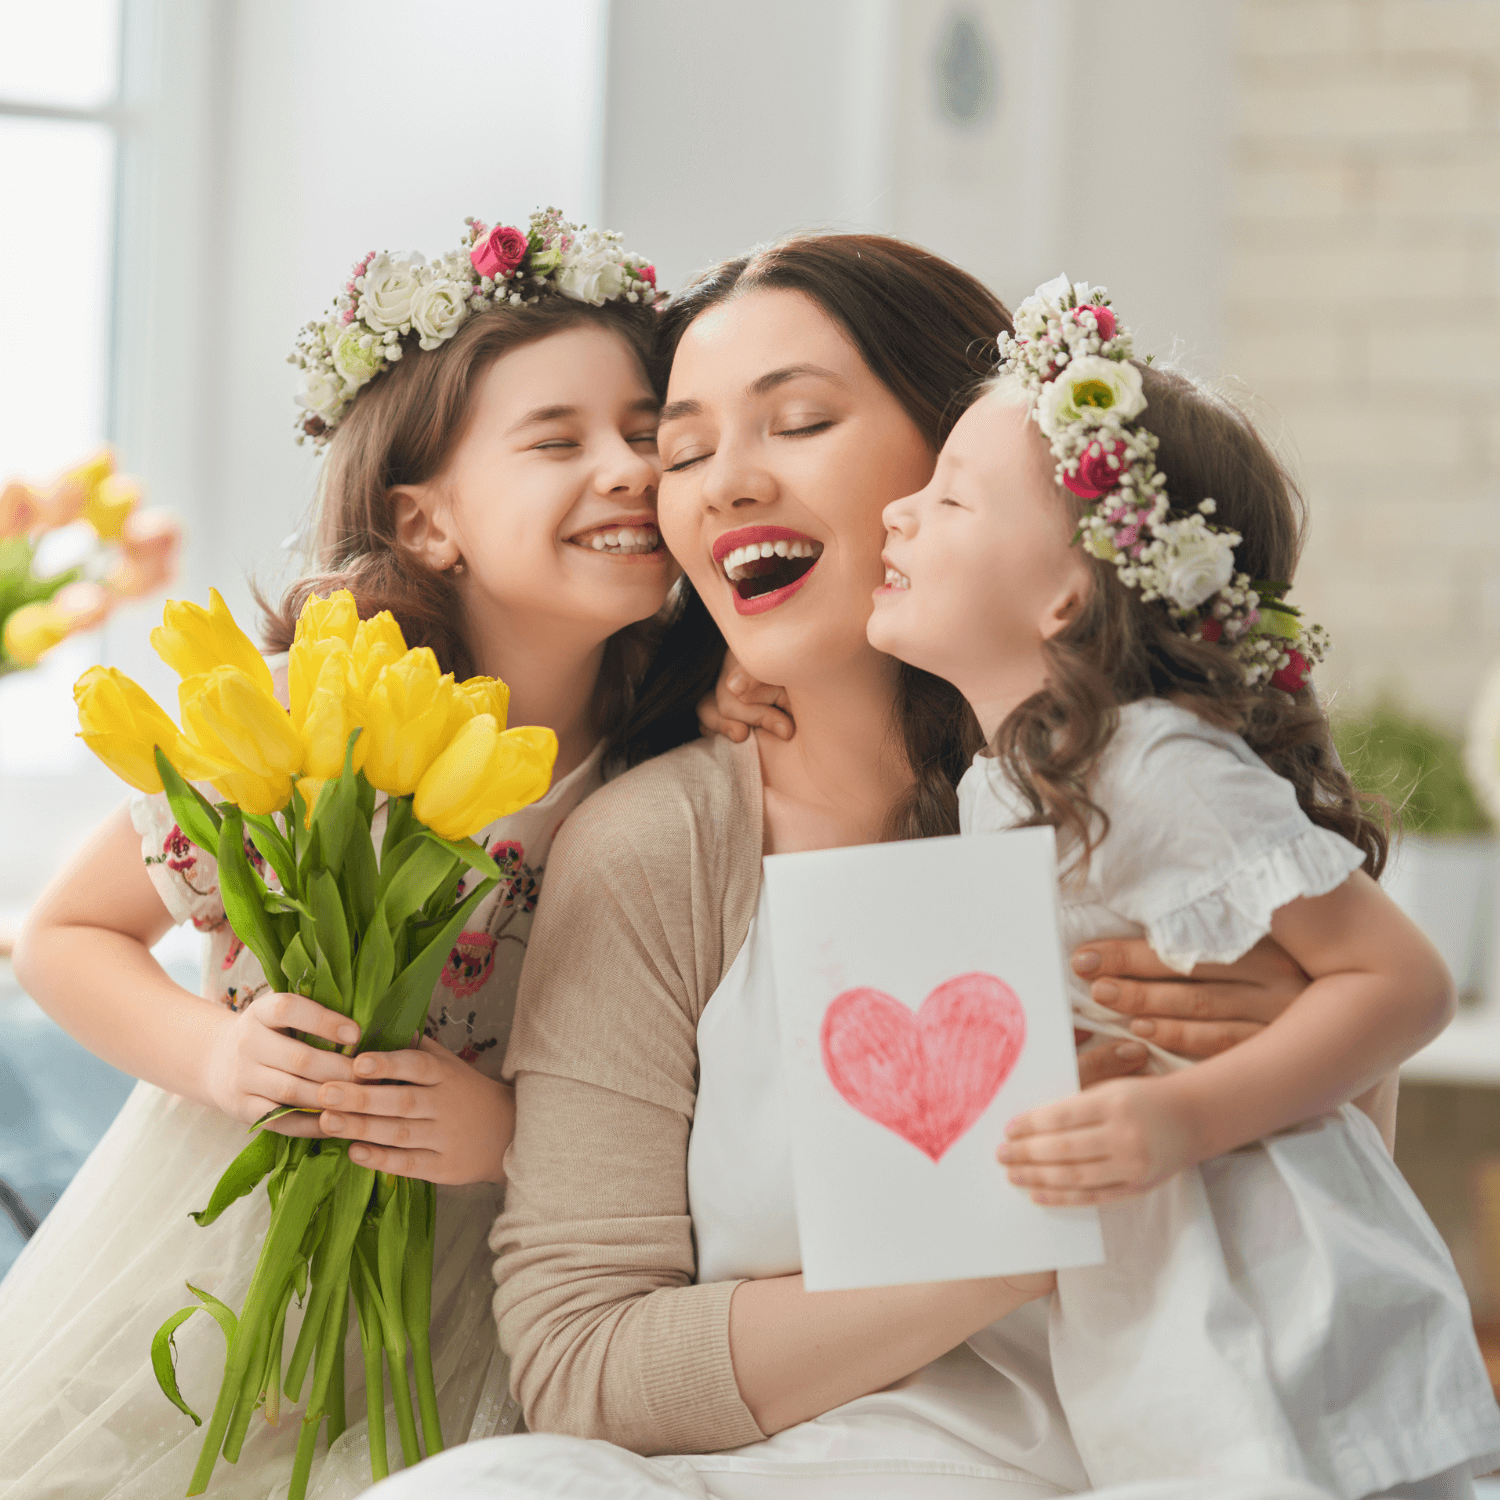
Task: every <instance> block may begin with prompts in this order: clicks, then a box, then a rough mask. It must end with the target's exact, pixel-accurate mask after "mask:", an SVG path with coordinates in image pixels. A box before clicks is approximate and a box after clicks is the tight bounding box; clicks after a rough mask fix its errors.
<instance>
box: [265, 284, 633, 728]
mask: <svg viewBox="0 0 1500 1500" xmlns="http://www.w3.org/2000/svg"><path fill="white" fill-rule="evenodd" d="M580 323H597V324H602V325H603V326H604V327H606V328H608V329H609V330H611V331H612V332H613V333H615V334H617V335H618V336H619V337H620V338H621V339H623V340H624V341H625V343H626V345H627V346H628V347H629V348H630V349H631V350H632V352H633V353H634V354H635V356H636V358H637V359H638V360H639V361H640V365H641V368H642V370H643V371H644V372H645V374H646V375H647V378H648V380H649V381H650V383H651V386H652V389H653V390H654V391H655V392H656V394H657V395H658V396H660V395H661V387H660V384H659V382H658V381H657V380H656V379H655V378H654V377H655V372H656V368H657V367H656V363H655V357H654V340H655V324H656V316H655V314H654V313H653V312H652V311H650V310H649V309H648V308H645V307H642V306H637V305H633V304H630V303H625V302H610V303H606V304H605V305H604V306H603V307H594V306H592V305H591V304H588V303H583V302H575V301H573V300H571V299H570V298H566V297H546V298H544V299H543V300H542V301H540V302H538V303H537V304H536V305H535V306H532V307H516V308H511V307H505V308H492V309H489V310H487V311H485V312H482V313H478V314H476V315H475V316H473V317H471V318H470V319H469V320H468V321H467V322H466V323H464V325H463V326H462V327H461V328H460V329H459V330H458V332H457V333H456V334H454V335H453V337H452V338H451V339H449V340H448V341H447V342H446V343H444V344H442V345H441V346H440V347H439V348H437V349H432V350H426V351H421V352H419V351H417V350H416V349H415V348H413V349H411V350H409V351H408V353H407V357H406V358H404V359H402V360H401V361H400V362H399V363H398V364H395V365H393V366H392V367H391V368H390V369H388V370H387V371H386V372H385V373H384V374H382V375H380V376H378V377H377V378H376V380H375V381H374V382H372V384H371V385H370V386H369V387H368V388H367V389H365V390H364V391H362V392H361V393H360V395H359V397H358V399H357V400H355V402H354V403H353V405H352V406H351V407H350V408H349V411H348V413H347V415H346V416H345V417H344V419H343V421H342V422H340V423H339V427H338V430H337V431H336V432H335V433H334V435H333V438H332V440H331V441H330V443H329V445H328V450H327V453H326V454H325V456H324V459H323V472H322V475H321V476H320V478H319V482H318V494H317V498H316V500H315V501H314V511H315V526H316V531H315V542H314V547H313V556H314V559H315V565H314V568H313V570H312V571H311V572H309V573H307V574H305V575H304V576H303V577H301V578H299V579H297V580H296V582H294V583H293V584H292V585H291V586H290V587H289V588H288V589H287V590H286V592H285V594H284V595H283V597H282V599H281V601H280V602H279V603H277V604H270V603H268V602H267V600H266V599H265V597H264V596H263V595H262V594H261V593H260V592H259V591H258V590H257V591H256V600H257V602H258V603H259V604H260V607H261V610H262V612H263V614H264V617H265V618H264V625H263V632H262V633H263V635H264V638H265V644H266V649H267V650H268V651H271V652H276V651H285V650H286V649H287V648H288V647H289V646H290V645H291V643H292V637H293V635H294V633H295V631H296V627H297V616H298V614H299V613H300V612H301V609H302V606H303V604H304V603H305V602H306V600H307V597H308V595H309V594H311V593H314V592H316V593H318V594H321V595H324V596H325V597H326V596H327V595H328V594H329V593H330V592H332V591H333V590H335V589H348V590H349V591H350V592H351V593H352V594H353V595H354V598H355V602H356V603H357V605H358V606H359V613H360V617H361V618H366V617H368V616H369V615H372V614H375V613H377V612H378V611H380V610H382V609H387V610H389V611H390V612H391V614H393V615H394V616H395V618H396V622H397V623H398V624H399V625H400V626H401V633H402V634H403V635H404V636H405V637H406V642H407V645H409V646H427V647H430V648H431V650H432V652H433V654H434V655H435V656H436V657H437V659H438V662H439V664H440V666H441V667H442V669H443V671H445V672H452V673H454V675H455V676H457V677H458V678H460V679H462V678H465V677H469V676H472V675H473V672H474V658H473V653H472V651H471V650H470V648H469V641H468V637H467V634H466V630H465V626H466V622H465V620H464V610H463V602H462V600H461V598H460V596H459V592H458V589H457V588H456V587H455V586H454V583H453V580H452V579H451V578H450V577H448V576H447V575H446V574H445V573H442V572H439V571H437V570H436V569H433V568H430V567H428V565H427V564H426V562H425V561H424V560H423V559H422V558H421V557H419V556H418V555H417V554H416V553H415V552H413V551H412V550H411V549H410V548H408V547H405V546H403V545H402V544H401V541H400V539H399V538H398V536H397V534H396V516H395V505H394V503H393V500H392V497H391V491H392V490H393V489H395V488H396V487H397V486H398V485H409V484H425V483H427V482H428V481H430V480H432V479H433V478H435V477H436V476H437V475H439V474H440V473H441V472H442V470H443V467H444V465H446V464H447V462H448V460H449V458H450V457H451V456H452V454H453V451H454V449H455V448H456V447H457V446H458V443H459V440H460V439H461V438H462V437H463V435H464V431H465V429H466V427H467V425H468V421H469V417H470V414H471V411H472V407H473V402H474V393H475V391H476V390H477V388H478V386H479V382H480V379H481V377H482V376H483V375H484V373H485V371H486V370H488V369H489V367H490V366H491V365H492V364H494V362H495V361H496V360H497V359H499V358H500V357H501V356H502V355H505V354H509V353H510V352H511V351H512V350H515V349H519V348H521V347H522V346H523V345H525V344H531V343H535V342H536V341H537V340H538V339H543V338H546V337H548V336H549V335H550V334H554V333H559V332H561V331H563V330H564V329H567V328H571V327H575V326H577V325H578V324H580ZM661 629H662V626H661V624H660V622H659V621H657V620H646V621H640V622H638V623H636V624H634V625H627V626H626V627H625V628H624V629H623V630H618V631H616V632H615V633H614V635H612V636H610V638H609V640H608V641H607V642H606V644H605V648H604V659H603V662H602V663H601V665H600V668H599V677H598V681H597V685H596V687H595V693H594V717H595V722H596V725H597V727H598V728H599V729H600V731H601V732H603V733H606V734H608V733H611V732H614V731H615V730H616V728H617V726H618V725H619V724H620V723H621V722H623V720H624V718H625V716H626V714H627V713H628V712H629V709H630V706H631V703H632V701H633V697H634V688H635V685H636V684H637V683H638V682H639V680H640V678H641V677H642V675H643V674H644V672H645V669H646V665H647V663H648V662H649V660H650V657H651V653H652V651H653V650H654V648H655V644H656V641H657V639H658V638H659V636H660V633H661Z"/></svg>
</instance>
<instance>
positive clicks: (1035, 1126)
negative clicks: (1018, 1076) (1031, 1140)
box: [1005, 1094, 1103, 1141]
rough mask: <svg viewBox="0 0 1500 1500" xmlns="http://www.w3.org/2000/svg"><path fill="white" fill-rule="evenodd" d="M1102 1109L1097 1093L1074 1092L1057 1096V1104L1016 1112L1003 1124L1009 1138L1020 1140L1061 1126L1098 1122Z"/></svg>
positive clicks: (1066, 1127) (1095, 1123)
mask: <svg viewBox="0 0 1500 1500" xmlns="http://www.w3.org/2000/svg"><path fill="white" fill-rule="evenodd" d="M1102 1119H1103V1113H1102V1110H1101V1107H1100V1105H1099V1103H1098V1100H1097V1097H1096V1096H1095V1095H1092V1094H1074V1095H1073V1097H1072V1098H1071V1099H1060V1100H1058V1102H1057V1103H1056V1104H1044V1105H1042V1106H1041V1108H1040V1109H1028V1110H1027V1111H1026V1113H1025V1114H1022V1115H1017V1116H1016V1117H1015V1119H1013V1120H1012V1121H1011V1122H1010V1123H1009V1124H1008V1125H1007V1126H1006V1127H1005V1138H1006V1140H1008V1141H1014V1140H1019V1139H1020V1138H1021V1137H1022V1136H1028V1135H1051V1134H1053V1133H1054V1132H1057V1131H1062V1130H1077V1129H1078V1128H1080V1127H1081V1126H1085V1125H1097V1124H1099V1123H1100V1121H1101V1120H1102Z"/></svg>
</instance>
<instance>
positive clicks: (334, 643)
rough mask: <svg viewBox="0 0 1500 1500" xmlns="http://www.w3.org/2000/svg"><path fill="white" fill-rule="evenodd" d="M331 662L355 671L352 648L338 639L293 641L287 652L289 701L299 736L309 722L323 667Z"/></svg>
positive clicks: (293, 722)
mask: <svg viewBox="0 0 1500 1500" xmlns="http://www.w3.org/2000/svg"><path fill="white" fill-rule="evenodd" d="M330 660H336V661H338V662H340V663H341V664H342V669H343V670H344V671H345V672H346V673H348V672H350V671H352V666H353V661H352V658H351V656H350V652H349V648H348V646H346V645H345V644H344V643H343V641H341V640H340V639H339V638H338V637H337V636H328V637H327V638H326V639H324V640H321V641H293V642H292V649H291V650H290V651H289V652H287V658H286V689H287V701H288V703H289V704H290V707H291V711H292V725H293V727H294V728H295V729H296V730H297V732H298V733H299V734H300V733H301V732H302V726H303V725H304V724H305V723H306V722H307V706H308V704H309V703H310V702H311V701H312V695H313V693H314V691H315V690H316V689H317V686H318V682H319V680H320V679H321V678H322V676H323V667H324V665H325V664H326V663H327V662H329V661H330Z"/></svg>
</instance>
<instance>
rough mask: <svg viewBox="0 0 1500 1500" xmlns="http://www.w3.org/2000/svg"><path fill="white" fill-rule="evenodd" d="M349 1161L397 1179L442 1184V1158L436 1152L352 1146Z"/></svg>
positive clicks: (363, 1145)
mask: <svg viewBox="0 0 1500 1500" xmlns="http://www.w3.org/2000/svg"><path fill="white" fill-rule="evenodd" d="M349 1160H350V1161H352V1162H355V1163H356V1164H358V1165H359V1166H361V1167H369V1168H371V1169H372V1170H374V1171H376V1172H389V1173H391V1174H392V1175H393V1176H395V1177H420V1178H422V1179H423V1180H424V1181H426V1182H442V1181H444V1180H445V1178H444V1177H443V1176H442V1158H441V1157H440V1156H439V1155H438V1154H437V1152H435V1151H401V1150H397V1149H396V1148H394V1147H391V1146H371V1145H368V1144H365V1143H361V1144H359V1145H354V1146H350V1148H349Z"/></svg>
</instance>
